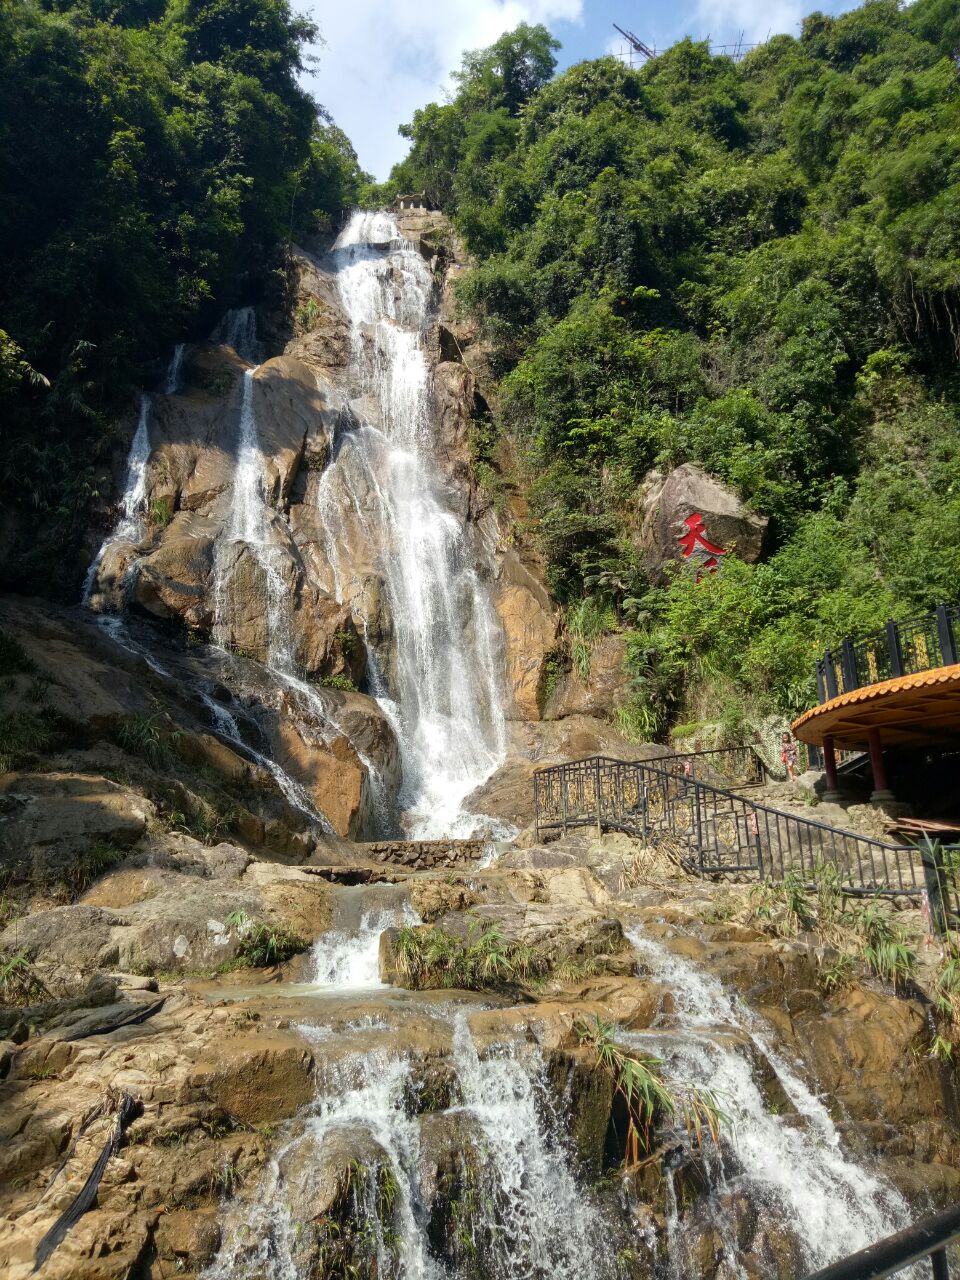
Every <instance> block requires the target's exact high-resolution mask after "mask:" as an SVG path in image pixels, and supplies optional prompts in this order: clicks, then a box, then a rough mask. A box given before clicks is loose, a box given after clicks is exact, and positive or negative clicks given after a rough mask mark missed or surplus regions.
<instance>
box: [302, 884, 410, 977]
mask: <svg viewBox="0 0 960 1280" xmlns="http://www.w3.org/2000/svg"><path fill="white" fill-rule="evenodd" d="M401 896H402V890H399V891H398V889H397V888H396V887H394V886H392V885H382V886H374V887H371V888H357V889H345V890H343V891H341V893H340V895H339V899H338V908H339V912H338V914H339V917H340V919H339V920H338V927H337V928H334V929H332V930H330V931H329V932H328V933H324V934H321V936H320V937H319V938H318V939H317V941H316V942H315V943H314V944H313V948H312V950H311V953H310V958H311V960H312V962H313V978H312V980H313V982H315V983H316V984H317V985H318V986H325V987H340V988H344V989H348V990H351V991H358V990H374V989H376V988H378V987H384V986H386V983H384V982H381V980H380V935H381V934H382V933H383V932H384V930H385V929H393V928H399V927H400V926H401V925H414V924H420V923H421V921H420V917H419V916H418V915H417V913H416V911H414V909H413V907H411V906H410V904H409V902H407V901H406V899H405V897H404V898H403V900H402V901H398V898H400V897H401ZM351 906H352V907H353V908H354V911H353V913H352V914H353V916H354V918H353V919H347V918H345V917H348V916H349V915H350V914H351V912H350V910H349V908H350V907H351Z"/></svg>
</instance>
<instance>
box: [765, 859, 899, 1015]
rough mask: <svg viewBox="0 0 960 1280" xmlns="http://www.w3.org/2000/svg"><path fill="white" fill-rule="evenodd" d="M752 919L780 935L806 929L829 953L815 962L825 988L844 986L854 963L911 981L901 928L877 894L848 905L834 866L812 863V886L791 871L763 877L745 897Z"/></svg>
mask: <svg viewBox="0 0 960 1280" xmlns="http://www.w3.org/2000/svg"><path fill="white" fill-rule="evenodd" d="M749 909H750V914H751V917H752V919H753V920H754V922H755V923H757V924H759V925H760V926H761V927H762V928H764V929H766V930H767V931H769V932H772V933H775V934H777V935H779V936H780V937H787V938H792V937H796V936H797V934H799V933H812V934H814V935H815V936H816V937H817V938H818V939H819V940H820V941H821V942H822V943H825V944H826V945H827V946H828V947H829V948H830V949H831V950H832V951H833V955H831V956H829V957H828V958H827V959H826V960H825V961H824V962H823V964H822V965H821V970H820V975H819V980H820V985H821V987H823V988H824V989H825V990H827V991H830V990H836V989H838V988H840V987H846V986H850V985H851V984H852V983H853V982H854V981H855V980H856V974H857V969H858V966H859V967H860V968H861V969H866V970H867V971H868V972H869V973H871V974H873V976H874V977H877V978H879V979H880V980H881V981H882V982H889V983H891V984H892V985H893V987H894V988H895V989H896V990H897V991H903V990H904V989H905V988H906V986H907V984H908V983H909V982H910V981H911V980H912V979H913V977H914V975H915V973H916V967H917V953H916V950H915V948H914V947H913V945H912V944H911V942H910V940H909V938H908V936H907V933H906V931H905V930H904V928H903V927H902V925H900V924H899V923H898V921H897V920H896V919H895V918H894V915H893V912H892V911H891V909H890V907H889V906H888V905H887V903H886V902H884V901H883V900H882V899H881V898H880V897H879V896H878V897H875V898H871V899H870V900H869V901H868V902H866V903H863V904H860V905H855V906H849V905H847V899H846V897H845V894H844V890H843V880H842V875H841V872H840V870H839V868H838V867H837V866H836V865H835V864H834V863H831V862H817V864H816V865H815V867H814V869H813V875H812V884H810V883H808V882H807V880H806V879H805V878H804V876H803V875H802V873H801V872H800V871H798V870H796V869H793V870H791V871H788V872H787V874H786V875H785V876H784V878H783V879H782V880H770V881H765V882H764V883H763V884H760V885H758V886H757V887H756V888H755V889H754V890H753V891H752V893H751V895H750V908H749Z"/></svg>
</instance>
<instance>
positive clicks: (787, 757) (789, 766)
mask: <svg viewBox="0 0 960 1280" xmlns="http://www.w3.org/2000/svg"><path fill="white" fill-rule="evenodd" d="M797 754H798V753H797V744H796V743H795V742H794V740H793V739H792V738H791V737H790V735H789V733H787V731H786V730H784V732H783V737H782V738H781V739H780V761H781V763H782V764H783V767H784V768H785V769H786V771H787V781H788V782H795V781H796V777H797Z"/></svg>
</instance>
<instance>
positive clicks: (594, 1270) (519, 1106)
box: [453, 1015, 615, 1280]
mask: <svg viewBox="0 0 960 1280" xmlns="http://www.w3.org/2000/svg"><path fill="white" fill-rule="evenodd" d="M453 1061H454V1067H455V1071H456V1078H457V1083H458V1086H459V1091H460V1096H461V1101H460V1108H461V1109H462V1110H463V1111H465V1112H466V1113H467V1115H468V1116H469V1117H471V1118H472V1119H473V1120H474V1121H475V1122H476V1125H477V1127H478V1130H479V1134H480V1142H479V1143H478V1144H477V1146H478V1150H479V1151H480V1152H482V1156H483V1166H482V1174H481V1179H480V1188H481V1196H480V1202H481V1209H480V1215H481V1220H480V1221H479V1222H478V1223H477V1224H475V1230H476V1232H477V1234H478V1235H479V1236H480V1237H481V1238H484V1237H486V1239H487V1240H488V1241H489V1246H488V1247H489V1251H490V1257H489V1259H488V1266H489V1272H488V1274H490V1275H491V1276H495V1277H503V1278H504V1280H506V1277H514V1276H516V1277H530V1278H531V1280H532V1278H533V1277H537V1280H540V1278H541V1277H542V1280H547V1278H548V1277H550V1278H552V1277H569V1278H570V1280H574V1278H576V1280H602V1278H603V1277H607V1276H612V1275H613V1274H615V1271H614V1268H615V1261H614V1258H613V1257H612V1256H611V1253H612V1251H611V1250H610V1248H609V1234H608V1232H607V1231H606V1230H605V1227H604V1223H603V1220H602V1218H601V1215H600V1213H599V1212H598V1210H597V1209H595V1208H594V1206H593V1204H592V1203H591V1201H590V1199H589V1198H588V1197H587V1196H585V1195H584V1194H583V1192H582V1190H581V1189H580V1188H579V1187H578V1186H577V1183H576V1180H575V1179H574V1176H573V1172H572V1170H571V1168H570V1162H569V1160H568V1158H567V1154H566V1150H565V1147H564V1139H563V1131H562V1124H561V1122H560V1118H559V1117H558V1116H557V1115H556V1114H554V1113H553V1110H552V1107H551V1105H550V1102H549V1100H548V1090H547V1087H546V1083H545V1076H544V1069H543V1063H542V1061H541V1060H540V1057H539V1054H537V1053H530V1054H529V1055H528V1056H526V1058H525V1057H522V1056H520V1054H519V1053H518V1052H517V1051H516V1050H515V1049H514V1048H513V1047H512V1046H505V1047H504V1046H498V1047H497V1049H496V1050H495V1051H493V1052H491V1053H490V1054H489V1055H488V1056H487V1057H485V1058H481V1057H480V1055H479V1054H478V1053H477V1048H476V1045H475V1044H474V1041H473V1037H472V1036H471V1034H470V1031H469V1028H468V1026H467V1022H466V1019H465V1018H464V1017H463V1016H462V1015H461V1016H460V1017H458V1018H457V1020H456V1023H455V1025H454V1033H453Z"/></svg>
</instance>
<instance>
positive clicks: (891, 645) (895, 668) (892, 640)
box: [886, 618, 903, 676]
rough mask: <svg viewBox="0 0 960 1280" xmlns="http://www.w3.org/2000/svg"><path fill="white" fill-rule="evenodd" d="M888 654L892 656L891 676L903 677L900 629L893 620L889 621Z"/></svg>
mask: <svg viewBox="0 0 960 1280" xmlns="http://www.w3.org/2000/svg"><path fill="white" fill-rule="evenodd" d="M886 629H887V652H888V653H889V654H890V675H891V676H902V675H903V650H902V649H901V647H900V628H899V627H898V626H897V624H896V623H895V622H894V620H893V619H892V618H889V619H888V620H887V628H886Z"/></svg>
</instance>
